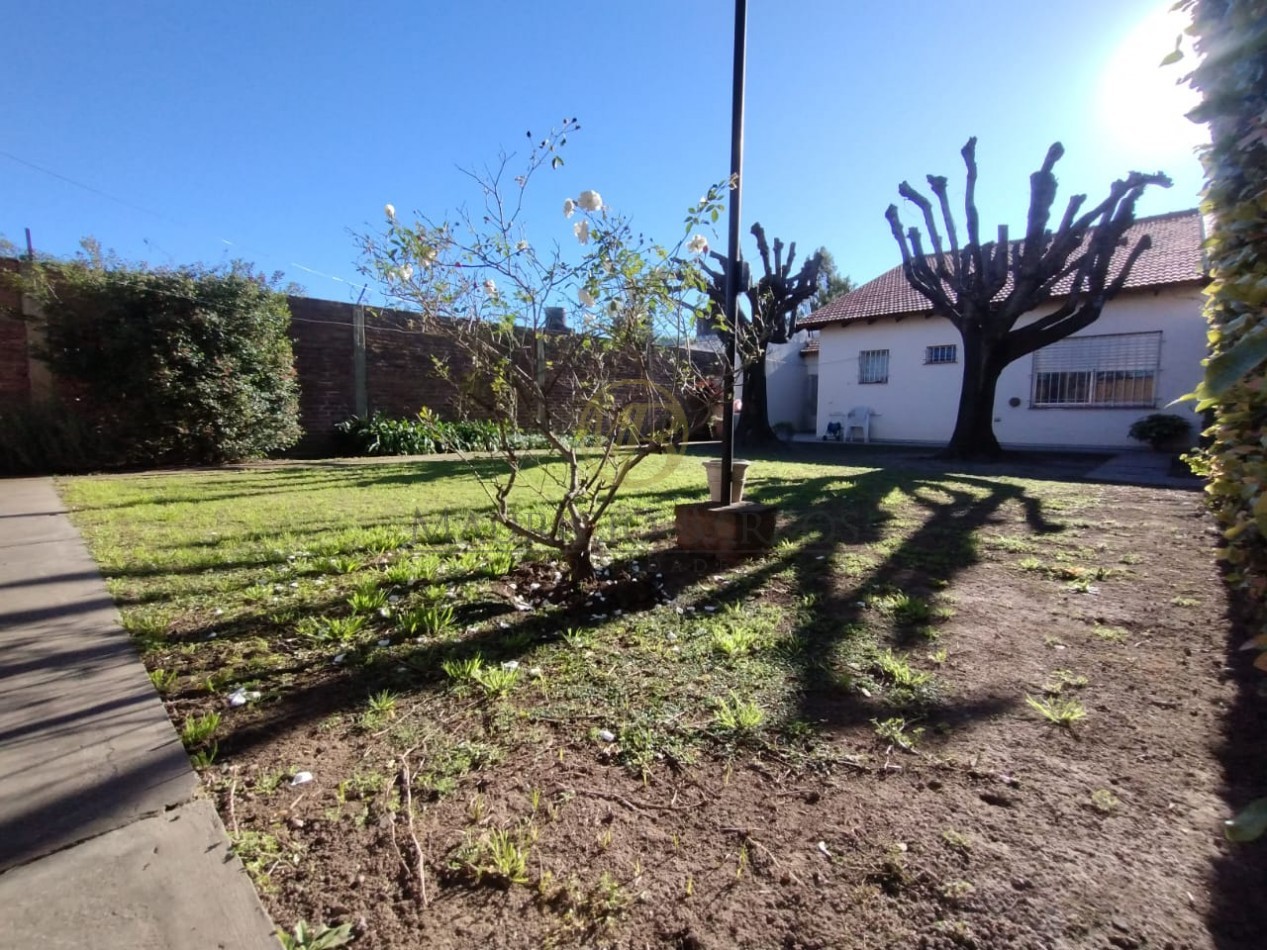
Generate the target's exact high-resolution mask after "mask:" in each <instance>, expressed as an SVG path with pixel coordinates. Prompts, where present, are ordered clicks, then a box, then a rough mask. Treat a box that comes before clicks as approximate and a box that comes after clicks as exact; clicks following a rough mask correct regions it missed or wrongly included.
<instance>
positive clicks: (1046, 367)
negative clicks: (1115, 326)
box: [1031, 331, 1161, 408]
mask: <svg viewBox="0 0 1267 950" xmlns="http://www.w3.org/2000/svg"><path fill="white" fill-rule="evenodd" d="M1160 364H1161V331H1155V332H1152V333H1106V334H1102V335H1100V336H1071V337H1067V338H1066V339H1063V340H1059V341H1057V342H1055V343H1053V344H1051V345H1050V346H1045V347H1043V348H1042V349H1041V350H1038V351H1037V352H1036V353H1035V354H1034V393H1033V401H1032V403H1031V405H1034V406H1129V407H1138V408H1151V407H1153V406H1154V405H1156V401H1157V369H1158V367H1159V366H1160Z"/></svg>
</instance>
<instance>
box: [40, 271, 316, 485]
mask: <svg viewBox="0 0 1267 950" xmlns="http://www.w3.org/2000/svg"><path fill="white" fill-rule="evenodd" d="M21 282H22V288H23V290H24V291H25V292H26V293H27V294H28V295H30V296H31V297H33V298H34V299H35V300H36V302H37V303H38V304H39V308H40V311H41V316H40V318H38V319H39V322H40V323H42V325H43V326H42V332H43V336H44V344H43V346H42V353H41V354H40V355H42V356H43V357H44V358H45V359H46V360H47V361H48V363H49V365H50V367H51V368H52V370H53V373H54V375H55V377H56V379H57V390H58V396H59V400H60V403H61V406H62V409H63V411H70V412H71V413H72V414H73V415H74V416H75V417H77V418H78V419H80V420H83V421H84V422H86V424H87V426H88V429H89V433H90V437H88V438H85V439H84V441H83V449H82V452H81V455H82V456H83V457H82V458H81V459H79V464H77V465H74V466H72V467H78V468H99V467H111V466H120V465H159V464H163V465H167V464H206V463H215V462H224V461H233V460H239V459H245V458H252V457H258V456H263V455H267V454H269V453H271V452H276V451H279V450H282V449H285V448H288V447H290V446H291V445H293V444H294V443H295V441H296V440H297V439H298V438H299V434H300V430H299V423H298V412H299V410H298V384H297V382H296V379H295V370H294V354H293V352H292V350H291V344H290V338H289V335H288V333H287V331H288V328H289V325H290V310H289V308H288V307H287V304H286V297H285V295H284V294H283V293H281V292H280V291H279V290H278V289H277V288H276V286H275V283H276V278H274V279H272V280H269V279H266V278H264V277H263V276H261V275H259V274H256V273H254V272H253V271H252V270H251V268H250V267H249V266H248V265H245V264H241V263H235V264H233V265H230V266H228V267H226V268H210V269H209V268H205V267H201V266H187V267H179V268H172V269H151V268H147V267H144V266H135V265H124V264H121V263H119V262H116V261H110V260H105V259H103V258H102V257H101V256H100V255H99V254H94V253H89V254H87V255H84V256H82V257H80V258H77V259H75V260H73V261H62V262H54V263H34V264H30V265H27V267H26V268H25V270H24V272H23V275H22V277H21ZM63 454H65V453H63ZM61 466H62V467H67V466H66V463H65V462H64V461H63V462H62V463H61Z"/></svg>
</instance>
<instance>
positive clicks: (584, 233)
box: [572, 221, 590, 244]
mask: <svg viewBox="0 0 1267 950" xmlns="http://www.w3.org/2000/svg"><path fill="white" fill-rule="evenodd" d="M572 233H573V234H575V235H576V239H577V240H578V241H580V242H581V243H582V244H588V243H589V242H590V223H589V222H588V221H577V222H576V224H574V225H572Z"/></svg>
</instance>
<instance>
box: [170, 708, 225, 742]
mask: <svg viewBox="0 0 1267 950" xmlns="http://www.w3.org/2000/svg"><path fill="white" fill-rule="evenodd" d="M218 728H220V714H219V713H218V712H214V711H213V712H209V713H205V714H203V715H201V716H190V717H189V718H188V719H186V720H185V724H184V725H183V726H181V727H180V741H181V742H183V743H184V744H185V748H186V749H192V748H194V747H195V746H199V745H202V744H203V743H204V742H206V741H207V740H208V739H210V738H211V736H212V735H213V734H214V733H215V731H216V730H217V729H218Z"/></svg>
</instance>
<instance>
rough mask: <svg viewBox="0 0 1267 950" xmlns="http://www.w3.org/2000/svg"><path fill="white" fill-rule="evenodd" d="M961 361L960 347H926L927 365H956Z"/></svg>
mask: <svg viewBox="0 0 1267 950" xmlns="http://www.w3.org/2000/svg"><path fill="white" fill-rule="evenodd" d="M958 359H959V347H958V346H956V345H955V344H954V343H943V344H940V345H938V346H926V347H924V362H925V363H954V362H956V361H957V360H958Z"/></svg>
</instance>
